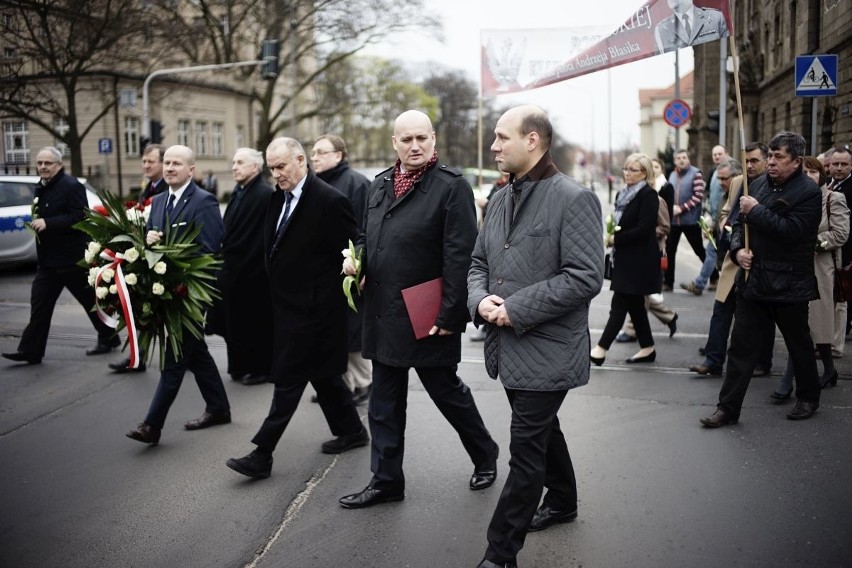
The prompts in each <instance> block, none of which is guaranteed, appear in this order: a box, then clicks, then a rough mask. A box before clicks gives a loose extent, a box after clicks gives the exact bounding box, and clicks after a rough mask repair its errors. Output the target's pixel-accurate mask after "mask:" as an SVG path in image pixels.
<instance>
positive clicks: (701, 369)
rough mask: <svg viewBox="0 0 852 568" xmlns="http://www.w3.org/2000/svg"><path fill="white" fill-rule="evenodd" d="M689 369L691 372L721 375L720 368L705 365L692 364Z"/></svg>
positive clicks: (714, 375)
mask: <svg viewBox="0 0 852 568" xmlns="http://www.w3.org/2000/svg"><path fill="white" fill-rule="evenodd" d="M689 370H690V371H692V372H693V373H698V374H699V375H711V376H713V377H721V376H722V369H717V368H715V367H707V366H706V365H692V366H691V367H689Z"/></svg>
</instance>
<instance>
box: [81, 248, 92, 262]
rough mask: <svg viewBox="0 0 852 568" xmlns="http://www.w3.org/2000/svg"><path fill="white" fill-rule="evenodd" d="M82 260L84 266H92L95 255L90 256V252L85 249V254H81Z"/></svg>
mask: <svg viewBox="0 0 852 568" xmlns="http://www.w3.org/2000/svg"><path fill="white" fill-rule="evenodd" d="M83 258H84V259H85V260H86V264H92V261H93V260H95V255H94V254H92V251H90V250H88V249H86V252H85V253H83Z"/></svg>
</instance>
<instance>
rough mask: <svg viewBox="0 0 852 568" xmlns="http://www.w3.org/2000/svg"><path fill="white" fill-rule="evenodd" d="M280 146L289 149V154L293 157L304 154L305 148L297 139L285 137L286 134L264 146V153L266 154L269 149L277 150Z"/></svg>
mask: <svg viewBox="0 0 852 568" xmlns="http://www.w3.org/2000/svg"><path fill="white" fill-rule="evenodd" d="M282 146H283V147H285V148H287V149H288V150H289V151H290V156H292V157H293V158H295V157H296V156H305V149H304V148H303V147H302V145H301V144H300V143H299V141H298V140H296V139H295V138H287V137H286V136H282V137H280V138H276V139H274V140H273V141H272V142H270V143H269V146H267V147H266V153H267V154H268V153H269V152H270V150H278V149H279V148H281V147H282Z"/></svg>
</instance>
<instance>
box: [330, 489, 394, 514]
mask: <svg viewBox="0 0 852 568" xmlns="http://www.w3.org/2000/svg"><path fill="white" fill-rule="evenodd" d="M403 499H405V493H403V492H401V491H400V492H398V493H397V492H393V491H388V490H387V489H374V488H372V487H365V488H364V490H363V491H361V492H359V493H353V494H352V495H346V496H345V497H341V498H340V499H339V500H338V503H340V506H341V507H343V508H344V509H364V508H366V507H372V506H373V505H378V504H379V503H391V502H393V501H402V500H403Z"/></svg>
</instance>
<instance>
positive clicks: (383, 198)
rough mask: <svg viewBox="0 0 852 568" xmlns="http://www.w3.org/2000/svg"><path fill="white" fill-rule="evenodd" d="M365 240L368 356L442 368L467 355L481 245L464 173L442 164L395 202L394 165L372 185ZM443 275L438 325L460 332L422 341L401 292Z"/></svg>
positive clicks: (395, 363)
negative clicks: (471, 284) (464, 342)
mask: <svg viewBox="0 0 852 568" xmlns="http://www.w3.org/2000/svg"><path fill="white" fill-rule="evenodd" d="M364 226H365V228H366V232H365V233H363V234H362V235H361V236H360V237H359V243H360V244H365V245H366V248H365V250H364V255H363V260H364V262H365V274H366V278H367V280H366V284H365V288H366V290H365V298H366V303H365V307H364V348H363V351H362V353H363V355H364V357H366V358H368V359H374V360H376V361H379V362H380V363H384V364H386V365H391V366H397V367H441V366H447V365H454V364H457V363H458V362H459V361H460V360H461V335H460V334H461V333H462V332H463V331H464V330H465V328H466V326H467V322H468V321H469V320H470V316H469V314H468V311H467V272H468V269H469V268H470V259H471V253H472V252H473V245H474V243H475V242H476V210H475V205H474V201H473V191H472V190H471V188H470V185H469V184H468V183H467V181H465V179H464V178H463V177H462V175H461V173H460V172H458V171H455V170H451V169H449V168H447V166H445V165H438V164H435V165H434V166H432V167H431V168H430V169H429V170H428V171H427V172H426V173H425V174H424V175H423V177H422V178H421V179H420V180H419V181H418V182H417V183H416V184H414V186H413V187H412V188H411V189H410V190H409V191H408V192H407V193H406V194H405V195H403V196H402V197H400V198H399V199H394V194H393V169H388V170H386V171H384V172H382V173H381V174H379V175H378V176H377V177H376V179H375V180H373V183H372V184H371V186H370V195H369V197H368V199H367V213H366V219H365V222H364ZM438 277H443V279H444V290H443V298H442V300H441V309H440V312H439V313H438V319H437V321H436V322H435V325H437V326H438V327H440V328H443V329H447V330H451V331H454V332H455V333H453V334H451V335H446V336H438V335H434V336H431V337H428V338H424V339H420V340H417V339H415V337H414V331H413V329H412V327H411V322H410V320H409V318H408V314H407V312H406V309H405V304H404V302H403V300H402V293H401V290H402V289H403V288H408V287H410V286H414V285H416V284H421V283H423V282H427V281H429V280H432V279H434V278H438Z"/></svg>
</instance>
